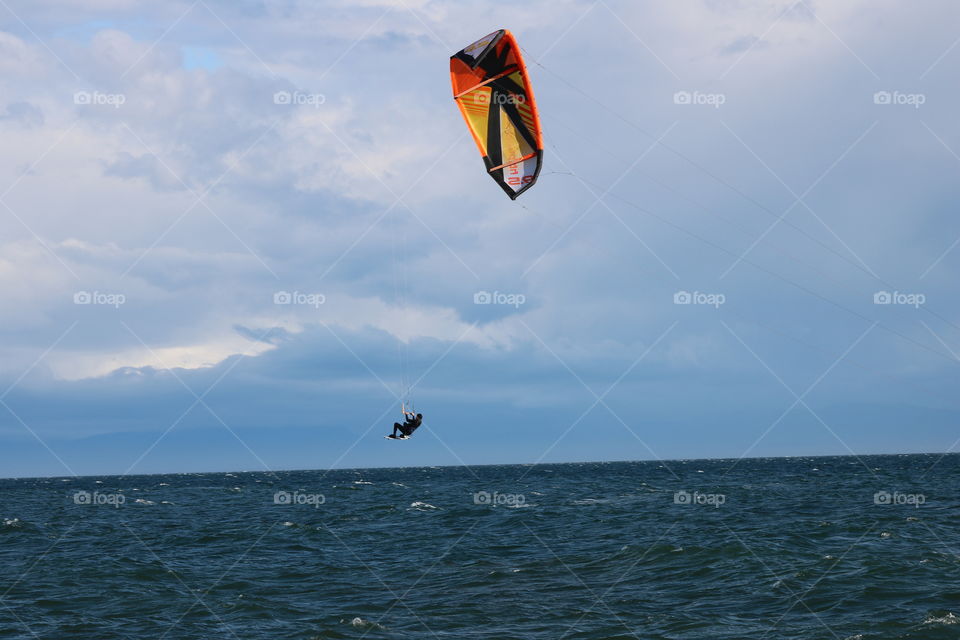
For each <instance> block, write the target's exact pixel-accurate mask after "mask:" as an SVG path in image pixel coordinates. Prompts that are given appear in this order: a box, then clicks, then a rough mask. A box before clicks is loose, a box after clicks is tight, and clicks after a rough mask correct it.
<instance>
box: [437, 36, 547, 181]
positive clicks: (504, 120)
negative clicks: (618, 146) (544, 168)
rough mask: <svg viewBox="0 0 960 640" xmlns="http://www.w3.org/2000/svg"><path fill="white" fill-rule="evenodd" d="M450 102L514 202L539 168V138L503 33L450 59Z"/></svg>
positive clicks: (513, 45) (509, 39) (513, 47)
mask: <svg viewBox="0 0 960 640" xmlns="http://www.w3.org/2000/svg"><path fill="white" fill-rule="evenodd" d="M450 81H451V82H452V83H453V98H454V100H456V102H457V106H458V107H460V113H462V114H463V119H464V120H465V121H466V123H467V128H469V129H470V133H471V134H473V139H474V141H475V142H476V143H477V147H478V148H479V149H480V155H481V156H483V162H484V164H485V165H486V166H487V172H488V173H489V174H490V176H491V177H492V178H493V179H494V180H496V181H497V184H499V185H500V187H501V188H502V189H503V190H504V191H505V192H506V194H507V195H508V196H510V199H511V200H515V199H516V198H517V196H519V195H520V194H521V193H523V192H524V191H526V190H527V189H529V188H530V187H532V186H533V184H534V183H535V182H536V181H537V176H538V175H539V174H540V167H541V165H542V164H543V136H542V134H541V131H540V116H539V115H538V114H537V103H536V102H535V101H534V99H533V89H532V88H531V87H530V80H529V77H528V76H527V67H526V66H525V65H524V64H523V56H521V55H520V47H519V45H517V41H516V40H515V39H514V37H513V34H511V33H510V32H509V31H507V30H506V29H501V30H500V31H495V32H494V33H491V34H490V35H488V36H485V37H483V38H481V39H480V40H477V41H476V42H474V43H473V44H471V45H470V46H468V47H465V48H464V49H463V50H461V51H458V52H457V53H455V54H454V55H452V56H450Z"/></svg>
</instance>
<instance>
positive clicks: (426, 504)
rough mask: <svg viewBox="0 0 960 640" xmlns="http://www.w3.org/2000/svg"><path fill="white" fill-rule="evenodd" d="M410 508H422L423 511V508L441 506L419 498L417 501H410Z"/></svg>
mask: <svg viewBox="0 0 960 640" xmlns="http://www.w3.org/2000/svg"><path fill="white" fill-rule="evenodd" d="M410 508H411V509H420V510H421V511H423V510H425V509H438V508H439V507H435V506H433V505H432V504H430V503H429V502H420V501H419V500H417V501H416V502H412V503H410Z"/></svg>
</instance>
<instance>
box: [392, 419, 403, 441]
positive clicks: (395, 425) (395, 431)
mask: <svg viewBox="0 0 960 640" xmlns="http://www.w3.org/2000/svg"><path fill="white" fill-rule="evenodd" d="M397 430H399V431H400V433H401V434H402V433H403V426H402V425H401V424H400V423H399V422H394V423H393V436H391V437H393V438H396V437H397Z"/></svg>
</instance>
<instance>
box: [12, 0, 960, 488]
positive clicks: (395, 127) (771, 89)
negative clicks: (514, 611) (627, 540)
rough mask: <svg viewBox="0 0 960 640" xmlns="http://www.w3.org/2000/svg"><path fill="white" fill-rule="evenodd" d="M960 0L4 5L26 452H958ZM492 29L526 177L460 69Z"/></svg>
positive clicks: (59, 456) (275, 458)
mask: <svg viewBox="0 0 960 640" xmlns="http://www.w3.org/2000/svg"><path fill="white" fill-rule="evenodd" d="M958 24H960V6H958V5H957V4H956V3H955V2H951V1H949V0H927V1H925V2H923V3H921V4H916V3H912V4H904V3H900V2H893V1H886V0H869V1H868V0H850V1H848V2H843V3H835V2H834V3H827V2H820V1H814V0H803V1H799V2H796V1H791V0H766V1H764V2H759V1H751V0H688V1H686V2H645V1H644V2H635V1H624V2H618V1H616V0H597V1H593V0H584V1H579V0H578V1H569V2H545V1H544V2H541V1H538V0H534V1H531V2H525V3H522V4H516V3H514V4H509V5H508V4H502V3H492V2H471V1H463V0H458V1H456V2H454V1H433V0H419V1H418V0H402V1H401V0H395V1H393V0H390V1H388V0H363V1H361V2H356V1H354V2H339V1H334V0H331V1H329V2H304V1H302V0H299V1H298V0H290V1H280V0H278V1H272V2H257V1H254V0H244V1H237V0H222V1H218V0H197V1H195V2H190V1H180V0H171V1H169V2H163V3H154V2H140V1H138V0H86V1H82V2H81V1H80V0H30V1H26V0H22V1H21V0H0V139H2V140H3V144H2V145H0V300H2V303H0V476H2V477H24V476H68V475H90V474H122V475H129V474H140V473H172V472H190V471H219V470H279V469H313V468H331V467H370V466H408V465H457V464H494V463H539V462H563V461H576V460H636V459H658V458H659V459H676V458H705V457H711V458H716V457H721V458H737V457H741V456H784V455H850V454H856V455H863V454H871V453H905V452H946V451H951V450H955V448H956V446H957V439H958V437H960V431H958V428H957V426H958V424H960V421H958V417H960V400H958V398H957V393H956V389H957V380H958V372H960V369H958V366H960V357H958V355H960V304H958V299H957V287H958V285H957V272H958V269H960V247H958V245H960V220H958V219H957V217H956V215H955V214H956V202H957V195H958V194H957V191H958V186H957V185H958V181H957V173H958V170H960V124H958V121H957V118H956V113H957V106H958V100H960V89H958V87H957V85H956V82H955V73H954V70H955V68H956V65H957V64H958V63H960V30H958V29H957V27H956V25H958ZM499 28H509V29H510V30H511V31H512V32H513V33H514V34H515V36H516V37H517V39H518V41H519V42H520V44H521V46H522V47H523V50H524V52H525V56H526V58H527V64H528V67H529V73H530V77H531V82H532V85H533V88H534V91H535V94H536V100H537V104H538V107H539V110H540V114H541V119H542V123H543V129H544V136H545V152H544V155H545V160H544V169H543V172H542V174H541V177H540V179H539V181H538V183H537V185H536V186H534V187H533V188H532V189H531V190H529V191H528V192H526V193H525V194H524V195H522V196H521V197H520V199H518V200H517V201H515V202H512V201H510V200H509V199H508V198H507V197H506V196H505V195H504V194H503V192H502V191H501V190H500V189H499V187H498V186H497V185H496V184H495V183H494V182H493V181H492V180H491V179H490V178H489V177H487V176H485V175H484V173H485V171H484V168H483V163H482V161H481V159H480V157H479V154H478V153H477V149H476V147H475V145H474V144H473V142H472V140H471V139H470V137H469V135H468V133H467V130H466V128H465V126H464V124H463V121H462V119H461V117H460V114H459V112H458V111H457V109H456V107H455V105H454V103H453V101H452V99H451V90H450V84H449V75H448V66H449V62H448V60H449V56H450V55H451V54H453V53H455V52H456V51H457V50H459V49H460V48H462V47H464V46H466V45H468V44H470V43H471V42H473V41H475V40H477V39H478V38H480V37H481V36H483V35H485V34H487V33H490V32H492V31H494V30H496V29H499ZM488 294H489V295H488ZM411 385H412V390H411V391H410V397H411V398H412V399H413V400H414V401H415V403H416V407H417V409H418V410H419V411H422V412H423V413H424V414H425V420H424V427H423V428H422V429H421V430H420V431H418V432H417V434H416V436H415V437H414V438H412V439H411V440H409V441H406V442H391V441H388V440H384V439H383V436H384V435H385V434H386V433H388V432H389V431H390V426H391V425H392V423H393V422H394V421H395V420H398V419H400V411H399V401H400V398H401V397H402V396H404V394H405V392H406V389H407V387H410V386H411Z"/></svg>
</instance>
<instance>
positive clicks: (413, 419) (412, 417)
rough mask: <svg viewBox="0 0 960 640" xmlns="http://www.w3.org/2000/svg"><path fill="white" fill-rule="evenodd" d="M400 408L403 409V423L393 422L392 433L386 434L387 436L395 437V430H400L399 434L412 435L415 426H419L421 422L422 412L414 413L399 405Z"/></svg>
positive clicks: (415, 428)
mask: <svg viewBox="0 0 960 640" xmlns="http://www.w3.org/2000/svg"><path fill="white" fill-rule="evenodd" d="M401 410H402V411H403V415H404V420H403V424H400V423H399V422H394V423H393V433H392V434H391V435H389V436H387V437H388V438H396V437H397V431H399V432H400V435H403V436H407V437H410V436H411V435H413V432H414V431H416V430H417V428H418V427H419V426H420V424H421V423H422V422H423V414H422V413H417V414H414V413H413V411H407V408H406V407H401Z"/></svg>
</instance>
